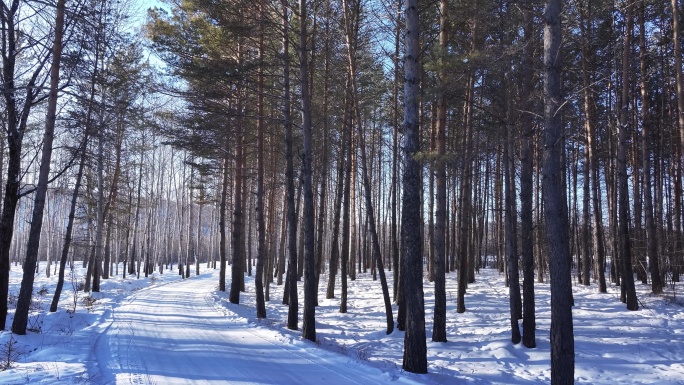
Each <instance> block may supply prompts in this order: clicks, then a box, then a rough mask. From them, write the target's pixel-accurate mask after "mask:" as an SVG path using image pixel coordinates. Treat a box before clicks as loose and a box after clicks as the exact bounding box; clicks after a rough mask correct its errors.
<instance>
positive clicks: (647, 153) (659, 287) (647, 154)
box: [639, 0, 663, 294]
mask: <svg viewBox="0 0 684 385" xmlns="http://www.w3.org/2000/svg"><path fill="white" fill-rule="evenodd" d="M645 8H646V2H645V1H644V0H641V2H640V7H639V29H640V30H641V33H640V34H639V52H640V54H639V62H640V69H641V117H642V120H643V122H642V127H641V151H642V156H641V157H642V162H643V174H642V176H643V183H642V185H643V186H644V211H645V217H646V236H647V239H646V255H647V256H648V267H649V269H650V271H651V291H652V292H653V294H661V293H662V292H663V281H662V278H661V276H660V264H659V263H658V262H659V261H658V243H657V242H658V240H657V237H656V223H655V219H654V215H653V196H652V192H651V125H652V122H651V114H650V111H649V108H650V107H651V103H650V100H649V95H648V91H649V82H648V81H649V76H648V52H647V51H646V33H645V30H646V28H645V27H646V21H645V19H646V18H645V15H644V13H645V12H646V9H645Z"/></svg>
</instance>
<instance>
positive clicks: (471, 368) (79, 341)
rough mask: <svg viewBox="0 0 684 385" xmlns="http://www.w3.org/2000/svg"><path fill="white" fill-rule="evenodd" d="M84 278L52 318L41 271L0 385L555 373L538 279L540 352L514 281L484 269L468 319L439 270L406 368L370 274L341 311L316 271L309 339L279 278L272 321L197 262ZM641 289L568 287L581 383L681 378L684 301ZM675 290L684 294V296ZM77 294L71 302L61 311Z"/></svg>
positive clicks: (1, 342)
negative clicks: (435, 327) (423, 370)
mask: <svg viewBox="0 0 684 385" xmlns="http://www.w3.org/2000/svg"><path fill="white" fill-rule="evenodd" d="M120 271H121V270H120ZM193 272H194V269H193ZM82 274H83V271H82V269H78V268H77V270H76V272H75V274H74V276H73V279H71V277H69V274H67V276H68V278H67V282H66V284H65V291H64V292H63V294H62V298H61V302H60V309H59V311H58V312H57V313H48V312H47V309H48V307H49V303H50V301H51V299H52V293H53V292H54V284H55V280H56V277H54V276H53V277H52V278H50V279H48V278H45V274H44V272H41V274H39V275H38V276H37V277H36V278H37V280H36V285H35V287H36V294H35V296H34V306H33V309H34V312H33V313H32V314H33V315H32V317H31V323H30V325H29V327H30V328H31V329H32V330H33V331H32V332H29V333H28V335H26V336H14V335H12V334H11V333H9V332H7V331H4V332H0V366H1V365H3V364H2V362H5V363H6V362H7V357H8V350H9V349H8V348H10V347H11V351H12V353H16V355H14V356H13V357H12V359H10V361H11V367H10V368H9V369H8V370H5V371H2V372H0V383H1V384H25V383H31V384H35V383H42V384H55V383H61V384H96V385H99V384H115V383H116V384H128V383H135V384H153V383H154V384H181V383H191V384H194V383H197V384H200V383H206V384H209V383H212V384H234V383H235V384H237V383H239V384H319V383H326V384H330V385H332V384H346V383H359V384H379V383H393V382H397V383H401V384H420V383H427V384H458V383H470V382H474V383H477V384H537V383H548V382H549V380H550V358H549V338H548V330H549V322H550V320H549V316H550V308H549V299H550V295H549V285H548V284H547V283H544V284H536V288H535V290H536V306H537V348H536V349H527V348H525V347H523V346H522V345H512V344H511V343H510V330H509V325H510V321H509V319H508V314H509V311H508V298H507V293H508V290H507V288H505V287H504V284H503V277H502V276H501V275H499V274H498V272H497V271H496V270H491V269H483V270H482V271H481V273H480V274H479V275H478V276H477V277H476V279H477V282H476V283H475V284H471V285H470V286H469V288H468V294H467V295H466V307H467V311H466V313H464V314H456V312H455V293H456V282H455V280H456V275H455V274H450V275H448V276H447V290H448V296H447V299H448V323H447V332H448V338H449V342H447V343H433V342H430V337H431V332H430V331H431V328H432V301H433V291H432V284H430V283H428V282H426V283H425V293H426V325H427V335H428V361H429V373H428V374H425V375H415V374H410V373H406V372H403V371H402V370H401V358H402V345H403V333H402V332H399V331H395V332H394V333H392V334H390V335H386V334H385V315H384V310H383V309H384V308H383V303H382V295H381V290H380V283H379V281H373V280H372V278H371V276H370V275H369V274H360V275H359V276H358V278H357V280H356V281H350V282H349V309H348V312H347V313H346V314H341V313H339V311H338V309H339V299H331V300H327V299H324V290H325V284H326V282H327V275H325V274H324V275H322V276H321V295H320V300H319V305H320V306H319V307H318V308H317V310H316V327H317V333H318V342H317V343H311V342H308V341H304V340H302V339H301V337H300V334H299V332H295V331H290V330H287V329H286V327H285V324H286V316H287V307H286V306H285V305H281V300H282V289H283V288H282V286H276V285H272V286H271V290H270V292H271V298H270V299H271V301H270V302H269V303H268V304H267V313H268V317H267V319H264V320H257V319H256V317H255V310H254V283H253V279H252V278H249V277H248V278H247V282H246V286H247V292H246V293H243V294H242V296H241V304H240V305H233V304H230V303H229V302H228V295H227V293H222V292H218V291H217V282H218V272H217V271H215V270H210V269H206V268H204V266H203V269H202V274H201V275H200V276H198V277H195V276H193V277H192V278H191V279H188V280H182V279H181V278H180V277H179V276H178V275H176V274H175V272H174V271H166V272H165V273H164V274H161V275H160V274H154V275H152V276H151V277H150V278H141V279H136V278H135V277H133V278H131V277H127V278H126V279H125V280H122V279H121V278H120V277H119V278H114V279H109V280H103V284H102V291H101V292H100V293H94V294H93V295H92V297H90V296H89V295H87V294H86V293H83V292H78V293H77V295H76V297H75V296H74V292H73V286H74V285H72V282H74V284H78V282H79V281H82V279H83V275H82ZM388 276H391V274H388ZM228 277H230V274H228ZM20 279H21V277H20V271H19V268H18V267H14V270H13V271H12V273H11V277H10V293H11V294H13V296H16V293H18V290H19V284H20ZM390 287H391V284H390ZM300 289H301V283H300ZM637 289H638V290H639V299H640V302H641V304H640V305H641V309H640V310H639V311H637V312H630V311H627V310H626V309H625V306H624V305H623V304H622V303H620V302H619V297H618V294H619V291H618V289H617V288H616V287H613V286H611V287H609V294H598V293H597V292H596V287H595V286H591V287H588V288H585V287H582V286H575V287H574V299H575V307H574V310H573V316H574V325H575V329H574V330H575V352H576V369H575V378H576V382H577V383H586V384H684V306H682V304H683V303H684V302H683V301H682V300H680V298H679V297H675V298H673V293H672V291H671V290H670V291H669V293H668V294H667V295H665V296H650V295H648V291H649V290H648V289H649V288H648V286H645V285H641V284H639V283H637ZM678 289H680V290H681V288H679V287H678ZM300 293H301V292H300ZM336 294H339V287H338V288H337V290H336ZM676 294H677V295H678V296H679V295H682V296H684V292H683V293H676ZM300 295H301V294H300ZM300 300H301V296H300ZM74 303H76V305H77V306H76V311H75V312H70V311H67V310H72V309H73V308H74ZM13 306H14V304H10V308H11V309H12V308H13ZM300 310H301V306H300ZM11 316H12V314H10V317H8V322H7V325H6V326H7V327H8V328H9V327H10V326H11V319H12V318H11ZM395 317H396V307H395ZM300 322H301V321H300ZM300 325H301V323H300Z"/></svg>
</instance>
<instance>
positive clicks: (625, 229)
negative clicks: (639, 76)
mask: <svg viewBox="0 0 684 385" xmlns="http://www.w3.org/2000/svg"><path fill="white" fill-rule="evenodd" d="M626 7H627V9H626V14H625V18H626V20H627V27H626V30H625V33H624V40H623V43H624V44H623V46H622V50H623V52H622V98H621V101H620V122H619V125H618V153H617V166H618V169H617V182H618V184H617V186H618V211H619V221H618V227H619V228H618V231H619V237H620V243H621V246H622V247H621V250H620V251H621V255H620V260H621V264H622V266H621V271H622V286H621V287H623V289H624V292H625V296H626V298H625V300H626V303H627V310H638V309H639V303H638V302H637V297H636V289H635V287H634V274H633V269H632V245H631V239H630V233H629V224H630V215H629V189H628V175H627V132H628V131H629V130H630V125H631V123H630V118H629V94H630V92H629V90H630V83H631V82H630V60H631V57H630V53H631V47H632V30H633V28H634V19H633V17H632V5H631V3H629V4H627V5H626Z"/></svg>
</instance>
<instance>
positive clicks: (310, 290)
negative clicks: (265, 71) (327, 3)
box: [299, 0, 316, 341]
mask: <svg viewBox="0 0 684 385" xmlns="http://www.w3.org/2000/svg"><path fill="white" fill-rule="evenodd" d="M299 12H300V14H299V17H300V30H299V74H300V81H301V99H302V100H301V102H302V136H303V145H304V146H303V147H304V148H303V150H304V152H303V154H302V190H303V195H304V218H303V222H304V226H303V232H304V314H303V317H302V318H303V323H302V337H304V338H306V339H307V340H309V341H316V272H315V271H314V268H315V264H314V258H315V255H314V241H315V237H316V232H315V226H314V196H313V183H312V178H311V174H312V170H311V159H312V134H311V128H312V127H311V94H310V88H309V57H308V55H309V54H308V52H307V39H308V34H307V24H308V11H307V2H306V0H299Z"/></svg>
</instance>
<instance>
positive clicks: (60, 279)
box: [50, 130, 126, 312]
mask: <svg viewBox="0 0 684 385" xmlns="http://www.w3.org/2000/svg"><path fill="white" fill-rule="evenodd" d="M88 139H89V135H88V131H87V130H86V132H85V135H84V136H83V143H82V144H81V148H80V149H79V152H80V153H81V155H80V156H81V159H80V161H79V163H78V173H77V174H76V184H75V185H74V191H73V193H72V194H71V205H70V208H69V218H68V219H67V227H66V234H65V235H64V245H63V246H62V256H61V258H60V260H59V274H58V276H57V286H56V287H55V293H54V295H53V297H52V303H51V304H50V312H56V311H57V305H58V304H59V297H60V296H61V295H62V288H63V287H64V271H65V269H66V263H67V259H68V257H69V248H70V247H71V240H72V234H73V229H74V218H75V217H76V203H77V202H78V194H79V190H80V188H81V181H82V180H83V169H84V168H85V162H86V154H85V149H86V148H88ZM124 279H126V261H125V260H124Z"/></svg>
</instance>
